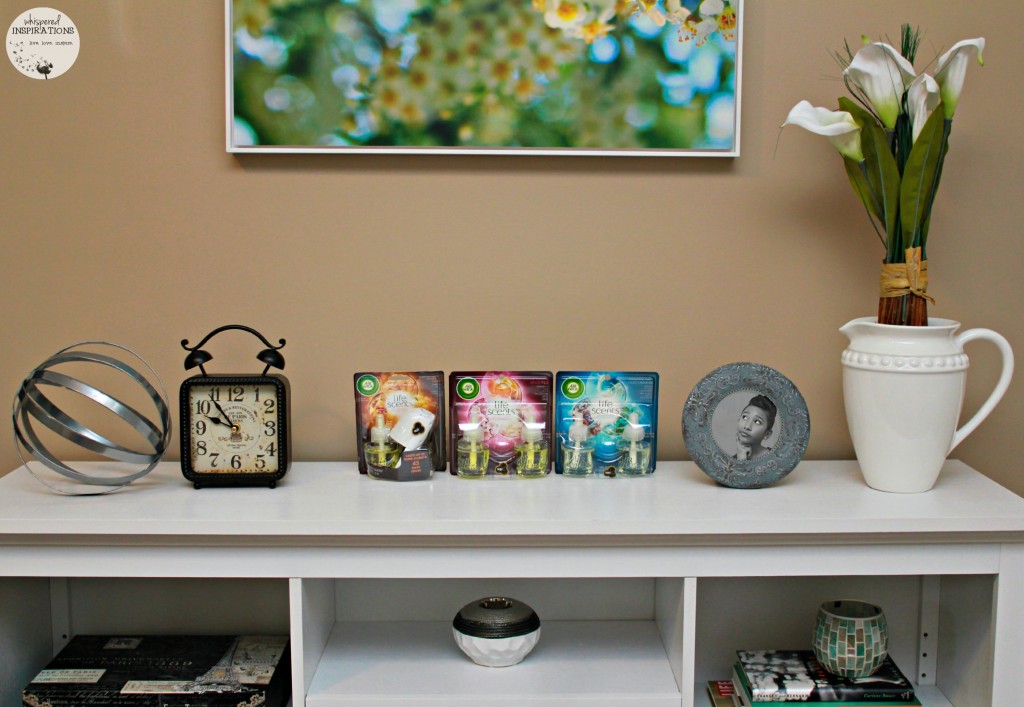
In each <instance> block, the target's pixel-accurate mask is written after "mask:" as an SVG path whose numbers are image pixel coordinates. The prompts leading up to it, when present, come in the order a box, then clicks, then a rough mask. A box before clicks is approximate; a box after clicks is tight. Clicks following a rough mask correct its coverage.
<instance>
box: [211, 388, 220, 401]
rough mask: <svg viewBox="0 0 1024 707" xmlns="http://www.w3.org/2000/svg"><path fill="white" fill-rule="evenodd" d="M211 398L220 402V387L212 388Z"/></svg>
mask: <svg viewBox="0 0 1024 707" xmlns="http://www.w3.org/2000/svg"><path fill="white" fill-rule="evenodd" d="M210 400H216V401H217V402H220V388H219V387H217V388H210Z"/></svg>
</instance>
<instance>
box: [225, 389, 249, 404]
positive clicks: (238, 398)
mask: <svg viewBox="0 0 1024 707" xmlns="http://www.w3.org/2000/svg"><path fill="white" fill-rule="evenodd" d="M244 399H245V389H244V388H243V387H242V386H240V385H236V386H235V387H233V388H229V389H228V402H229V403H240V402H242V401H243V400H244Z"/></svg>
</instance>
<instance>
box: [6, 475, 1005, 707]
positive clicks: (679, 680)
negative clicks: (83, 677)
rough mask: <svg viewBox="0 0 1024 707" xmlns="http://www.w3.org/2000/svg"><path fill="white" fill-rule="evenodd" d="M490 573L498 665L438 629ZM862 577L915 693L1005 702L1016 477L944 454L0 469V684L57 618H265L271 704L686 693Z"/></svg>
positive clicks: (33, 653) (172, 623) (153, 624)
mask: <svg viewBox="0 0 1024 707" xmlns="http://www.w3.org/2000/svg"><path fill="white" fill-rule="evenodd" d="M489 595H508V596H513V597H516V598H518V599H521V600H523V601H525V602H527V603H528V604H530V605H531V606H533V607H534V609H536V611H537V613H538V615H539V616H540V617H541V622H542V629H541V631H542V636H541V640H540V643H539V644H538V646H537V648H536V649H535V650H534V652H533V653H532V654H531V655H530V656H529V657H528V658H527V659H526V661H524V662H523V663H522V664H520V665H517V666H513V667H510V668H504V669H488V668H481V667H479V666H476V665H474V664H473V663H471V662H470V661H469V660H468V659H467V658H465V657H464V656H463V655H462V654H461V653H460V652H459V651H458V649H457V648H456V646H455V644H454V642H453V641H452V638H451V619H452V617H453V616H454V614H455V612H456V611H457V610H458V609H459V608H460V607H461V606H462V605H463V604H465V603H467V602H469V601H471V600H473V599H476V598H479V597H482V596H489ZM837 598H858V599H866V600H869V601H872V602H875V603H878V604H879V605H881V606H882V607H883V608H884V609H885V610H886V614H887V617H888V619H889V625H890V631H891V651H892V654H893V656H894V658H895V659H896V661H897V663H898V664H899V665H900V667H901V668H903V670H904V671H905V672H906V673H907V674H908V675H909V676H910V677H911V678H912V679H913V680H915V681H916V682H917V683H918V690H919V696H920V698H921V701H922V703H923V704H925V705H926V707H940V706H941V707H946V706H947V705H957V706H959V707H979V706H984V705H993V706H995V707H1015V706H1016V705H1018V704H1019V694H1018V693H1019V689H1018V686H1017V684H1016V683H1017V680H1016V678H1017V675H1018V673H1019V670H1020V665H1021V664H1024V500H1022V499H1021V498H1019V497H1017V496H1016V495H1014V494H1013V493H1010V492H1009V491H1007V490H1005V489H1003V488H1002V487H1000V486H999V485H997V484H995V483H994V482H992V481H990V480H989V479H987V478H986V477H984V476H982V475H981V474H979V473H977V472H975V471H974V470H972V469H970V468H968V467H967V466H965V465H963V464H961V463H959V462H955V461H952V462H948V463H947V465H946V467H945V469H944V470H943V474H942V476H941V477H940V480H939V484H938V485H937V486H936V488H935V489H934V490H933V491H931V492H929V493H925V494H916V495H907V496H905V495H897V494H886V493H881V492H877V491H874V490H872V489H870V488H868V487H867V486H866V485H864V483H863V481H862V480H861V479H860V476H859V472H858V470H857V467H856V464H855V463H854V462H804V463H803V464H801V465H800V466H799V467H798V468H797V469H796V470H795V471H794V472H793V473H792V474H791V475H790V476H788V477H787V478H786V479H784V480H783V481H782V482H781V483H779V484H777V485H776V486H773V487H770V488H767V489H762V490H757V491H739V490H734V489H726V488H723V487H719V486H717V485H715V484H714V483H713V482H711V481H710V480H709V479H707V478H706V477H705V476H704V475H703V474H702V473H701V472H700V471H699V470H698V469H696V467H695V466H693V465H692V464H689V463H682V462H676V463H662V464H660V465H659V468H658V471H657V472H655V474H654V475H653V476H652V477H650V478H641V479H604V478H599V479H567V478H561V477H556V476H552V477H548V478H545V479H539V480H529V481H527V480H514V481H513V480H494V481H490V480H485V481H468V480H463V479H458V478H454V477H450V476H448V475H435V477H434V478H433V479H432V480H430V481H426V482H415V483H406V484H402V483H392V482H384V481H376V480H372V479H369V478H367V477H365V476H364V477H360V476H359V474H358V472H357V471H356V468H355V465H354V464H351V463H298V464H295V465H294V467H293V468H292V470H291V471H290V472H289V474H288V476H287V477H285V479H284V480H283V482H282V483H281V484H280V486H279V487H278V488H277V489H274V490H268V489H216V488H214V489H203V490H200V491H196V490H194V489H193V488H192V487H191V486H190V485H189V484H188V483H187V482H186V481H185V480H184V479H183V478H182V477H181V474H180V472H179V471H178V468H177V465H176V464H173V463H164V464H161V465H160V466H159V467H158V468H157V470H156V471H154V472H153V473H152V474H150V475H149V476H147V477H145V478H144V479H142V480H140V481H139V482H137V483H136V484H135V485H133V486H132V487H130V488H127V489H124V490H122V491H120V492H118V493H116V494H113V495H110V496H99V497H80V498H67V497H61V496H57V495H54V494H52V493H50V492H49V491H48V490H47V489H46V488H45V487H43V486H42V485H41V484H39V483H37V482H36V481H35V480H34V479H33V478H32V477H31V475H30V474H29V473H28V472H27V470H25V469H24V468H21V469H17V470H15V471H14V472H12V473H11V474H9V475H7V476H5V477H3V478H0V655H3V656H4V659H3V660H2V661H0V704H14V703H17V701H18V696H19V693H20V688H21V687H22V686H23V685H24V684H26V683H27V682H28V681H29V679H31V677H32V676H33V675H35V674H36V672H37V671H38V670H39V669H40V668H42V667H43V665H45V663H46V662H47V660H48V659H49V658H50V657H51V656H52V655H53V654H54V653H55V652H56V651H57V650H59V648H60V647H62V646H63V645H64V643H65V642H66V641H67V640H68V637H69V636H71V635H74V634H84V633H126V634H145V633H178V634H185V633H253V632H259V633H288V634H290V637H291V640H292V670H293V698H292V704H293V705H295V707H302V706H304V705H307V706H309V707H327V706H340V705H345V706H346V707H348V706H355V705H364V706H367V707H384V706H399V705H400V706H401V707H409V705H413V704H415V705H420V704H423V705H431V704H436V705H442V704H443V705H482V706H486V705H544V706H548V705H560V704H565V705H582V704H588V705H589V704H594V705H603V706H606V707H611V706H618V705H622V706H626V705H629V706H630V707H645V706H648V705H649V706H652V707H653V706H658V707H661V706H665V707H667V706H669V705H671V706H672V707H691V706H696V707H705V706H706V705H708V700H707V698H706V696H705V688H704V685H705V683H706V681H708V680H711V679H716V678H725V677H728V675H729V673H730V670H731V665H732V662H733V658H734V655H735V651H736V650H737V649H755V648H773V647H774V648H799V647H807V646H809V643H810V632H811V629H812V627H813V622H814V616H815V612H816V609H817V606H818V604H819V603H820V602H822V601H825V600H829V599H837Z"/></svg>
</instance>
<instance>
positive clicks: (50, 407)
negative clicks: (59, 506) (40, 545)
mask: <svg viewBox="0 0 1024 707" xmlns="http://www.w3.org/2000/svg"><path fill="white" fill-rule="evenodd" d="M82 346H111V347H113V348H116V349H120V350H122V351H125V352H127V353H129V354H131V355H132V356H134V357H135V358H136V359H138V360H139V361H141V362H142V364H143V365H144V366H145V367H146V368H147V369H149V371H150V372H151V373H152V374H153V376H154V377H155V378H156V380H157V382H158V383H159V385H160V390H159V391H158V390H157V389H156V388H155V387H153V385H152V384H151V383H150V382H149V381H148V380H147V379H146V377H145V376H144V375H142V373H140V372H139V371H137V370H136V369H135V368H133V367H132V366H130V365H128V364H127V363H125V362H123V361H121V360H119V359H117V358H114V357H112V356H107V355H104V354H100V353H96V352H94V351H75V349H78V348H79V347H82ZM65 363H93V364H99V365H102V366H106V367H109V368H113V369H115V370H117V371H119V372H121V373H123V374H125V375H126V376H128V377H129V378H130V379H131V380H132V381H134V382H135V383H136V384H138V385H139V386H140V387H141V388H142V389H143V390H144V391H145V392H146V395H147V396H148V397H149V399H150V400H151V401H152V403H153V405H154V407H155V408H156V412H157V417H158V418H159V419H158V420H157V421H156V422H154V421H152V420H150V419H149V418H148V417H146V416H145V415H144V414H143V413H141V412H140V411H138V410H136V409H135V408H133V407H132V406H130V405H128V404H127V403H125V402H123V401H121V400H119V399H118V398H116V397H114V396H112V395H109V394H107V393H105V392H104V391H102V390H100V389H99V388H96V387H94V386H93V385H91V384H89V383H86V382H84V381H81V380H79V379H77V378H74V377H72V376H69V375H66V374H64V373H61V372H59V371H54V370H50V369H51V368H53V367H54V366H58V365H61V364H65ZM46 387H49V388H58V389H63V390H69V391H72V392H74V393H77V394H79V395H82V396H84V397H86V398H88V399H90V400H92V401H93V402H95V403H97V404H99V405H101V406H103V407H104V408H106V409H107V410H109V411H110V412H112V413H113V414H114V415H116V416H117V417H118V418H120V419H121V420H122V421H123V422H125V423H126V424H127V425H128V426H129V427H131V428H132V429H133V430H135V432H137V433H138V434H139V435H140V436H141V437H142V438H143V440H145V443H146V444H145V447H146V449H144V450H138V449H130V448H128V447H125V446H123V445H120V444H117V443H115V442H112V441H111V440H109V439H107V438H106V437H104V436H102V435H100V434H98V433H97V432H95V431H93V430H92V429H90V428H89V427H87V426H86V425H84V424H82V423H81V422H80V421H78V420H76V419H74V418H73V417H71V416H70V415H68V414H67V413H66V412H65V411H64V410H62V409H61V408H60V407H59V406H58V405H57V404H56V403H54V402H53V401H52V400H51V399H50V398H49V397H47V396H46V394H45V393H44V392H43V390H41V388H46ZM11 417H12V421H13V423H14V439H15V445H14V446H15V449H16V450H17V452H18V456H19V457H20V458H21V461H22V463H24V464H25V468H26V469H28V471H29V473H31V474H32V475H33V476H35V477H36V478H37V479H38V480H39V481H40V482H41V483H42V484H43V485H44V486H46V487H47V488H49V489H51V490H52V491H55V492H57V493H61V494H65V495H72V496H79V495H98V494H104V493H111V492H113V491H116V490H118V489H120V488H123V487H124V486H126V485H127V484H130V483H131V482H133V481H135V480H136V479H139V478H142V477H143V476H145V475H146V474H148V473H149V472H150V471H152V470H153V469H154V468H155V467H156V465H157V463H158V462H159V461H160V458H161V457H162V456H163V454H164V452H165V451H166V450H167V446H168V444H169V442H170V438H171V415H170V409H169V407H168V405H167V390H166V388H164V385H163V381H162V380H160V376H159V374H157V372H156V371H155V370H154V369H153V367H152V366H150V365H149V364H148V363H146V361H145V359H143V358H142V357H141V356H140V355H139V354H137V353H135V352H134V351H132V350H131V349H129V348H127V347H125V346H122V345H120V344H115V343H111V342H109V341H81V342H79V343H77V344H72V345H71V346H68V347H65V348H63V349H61V350H60V351H58V352H57V353H55V354H54V355H53V356H50V357H49V358H48V359H46V360H45V361H43V362H42V363H41V364H40V365H39V366H37V367H36V368H34V369H33V370H32V371H31V372H30V373H29V374H28V376H26V377H25V379H24V380H23V381H22V384H21V386H20V387H19V388H18V392H17V393H16V394H15V396H14V405H13V409H12V415H11ZM32 421H36V422H38V423H40V424H42V425H43V426H44V427H45V428H47V429H48V430H50V431H51V432H53V433H55V434H56V435H58V436H60V437H61V438H63V439H65V440H67V441H69V442H71V443H73V444H74V445H76V446H78V447H81V448H82V449H85V450H88V451H90V452H94V453H96V454H99V455H101V456H103V457H106V458H107V459H110V460H114V461H118V462H124V463H129V464H142V465H143V468H142V469H141V470H138V471H134V472H132V473H128V474H122V475H119V476H93V475H89V474H85V473H83V472H81V471H78V470H76V469H74V468H72V467H71V466H69V465H68V464H66V463H65V462H63V461H61V460H60V459H58V458H57V456H56V455H54V454H53V453H52V452H51V451H50V450H49V449H47V447H46V445H45V443H44V442H43V441H42V440H41V439H40V437H39V435H38V434H37V433H36V429H35V428H34V427H33V425H32ZM23 449H24V450H25V451H27V452H28V453H29V454H30V455H31V456H33V457H35V458H36V459H37V460H38V461H39V462H40V463H41V464H42V465H43V466H45V467H46V468H48V469H50V470H51V471H53V472H55V473H57V474H59V475H60V476H63V477H65V478H67V479H70V480H72V481H74V482H76V483H78V484H84V485H86V486H93V487H97V486H98V487H103V488H105V490H102V491H101V490H92V489H90V490H89V491H84V492H83V491H81V490H68V489H66V488H63V487H59V486H55V485H53V484H51V483H49V482H47V481H46V480H45V479H44V478H43V477H41V476H40V475H38V474H36V472H35V471H33V469H32V467H31V465H30V464H29V463H28V460H27V459H26V458H25V455H24V454H23V453H22V450H23Z"/></svg>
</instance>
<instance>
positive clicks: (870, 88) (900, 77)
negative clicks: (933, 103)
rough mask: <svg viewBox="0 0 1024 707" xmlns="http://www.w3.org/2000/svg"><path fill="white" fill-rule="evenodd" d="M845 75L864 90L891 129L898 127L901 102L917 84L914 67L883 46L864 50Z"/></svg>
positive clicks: (869, 100)
mask: <svg viewBox="0 0 1024 707" xmlns="http://www.w3.org/2000/svg"><path fill="white" fill-rule="evenodd" d="M843 75H844V76H845V77H846V78H847V79H848V80H849V81H850V82H852V83H853V85H854V86H856V87H857V88H858V89H860V90H861V91H862V92H863V94H864V97H865V98H867V100H868V102H869V103H870V104H871V106H872V107H873V108H874V109H875V113H877V114H878V118H879V120H881V121H882V125H884V126H885V127H886V128H887V129H889V130H892V129H893V128H895V127H896V118H897V117H898V116H899V114H900V101H901V99H902V98H903V92H904V91H906V90H907V86H908V85H910V82H911V81H913V80H914V66H913V64H911V63H910V62H909V61H907V60H906V59H905V58H903V56H901V55H900V53H899V52H898V51H896V50H895V49H893V48H892V47H891V46H889V45H888V44H885V43H883V42H873V43H872V44H868V45H867V46H864V47H861V49H860V51H858V52H857V54H856V55H855V56H854V57H853V61H851V62H850V65H849V66H848V67H846V71H844V72H843Z"/></svg>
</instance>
